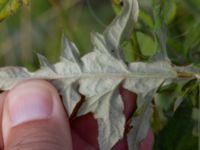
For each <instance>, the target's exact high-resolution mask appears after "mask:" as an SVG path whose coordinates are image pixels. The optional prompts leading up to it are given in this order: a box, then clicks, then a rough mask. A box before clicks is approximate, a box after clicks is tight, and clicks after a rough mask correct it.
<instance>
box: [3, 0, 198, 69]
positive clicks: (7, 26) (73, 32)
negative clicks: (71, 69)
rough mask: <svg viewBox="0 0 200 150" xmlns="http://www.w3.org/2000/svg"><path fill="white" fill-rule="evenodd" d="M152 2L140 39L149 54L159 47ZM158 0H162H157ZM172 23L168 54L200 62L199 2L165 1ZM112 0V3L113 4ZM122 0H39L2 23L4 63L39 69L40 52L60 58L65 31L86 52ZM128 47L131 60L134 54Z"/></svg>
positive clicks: (147, 0) (145, 4) (146, 5)
mask: <svg viewBox="0 0 200 150" xmlns="http://www.w3.org/2000/svg"><path fill="white" fill-rule="evenodd" d="M152 1H156V0H140V1H139V3H140V7H141V12H140V19H139V22H138V25H137V27H136V28H135V30H136V31H138V32H137V40H138V43H139V46H140V49H141V51H142V53H143V54H144V55H147V56H150V55H152V54H153V53H154V52H155V42H154V41H153V39H152V37H151V33H152V31H153V22H154V20H153V7H152ZM157 1H159V0H157ZM164 2H165V3H166V4H165V7H164V8H163V9H165V10H164V11H165V20H166V22H167V24H168V26H167V28H168V54H169V56H170V58H171V59H172V61H173V62H174V63H176V64H180V65H186V64H190V63H195V64H198V63H199V61H200V48H199V47H200V1H199V0H164ZM112 4H113V5H112ZM116 5H119V7H120V0H34V1H31V3H30V5H29V6H28V7H26V6H25V7H22V8H21V9H19V10H18V11H17V13H15V14H14V15H12V16H11V17H9V18H8V19H6V20H5V21H3V22H2V23H0V65H1V66H8V65H9V66H10V65H20V66H26V67H28V68H29V69H36V68H38V61H37V58H36V53H41V54H43V55H45V56H46V57H47V58H48V59H49V60H50V61H51V62H55V61H57V60H58V57H59V55H60V41H61V35H62V33H65V35H66V36H67V37H69V38H70V39H71V40H72V41H74V42H75V43H76V45H77V46H78V48H79V49H80V52H81V54H85V53H87V52H88V51H90V50H92V46H91V42H90V32H91V31H98V32H102V31H103V30H104V29H105V27H106V25H108V24H109V23H110V22H111V21H112V19H113V18H114V17H115V12H116V11H115V12H114V11H113V7H112V6H114V8H115V10H117V9H116V8H118V6H117V7H116ZM131 52H132V50H130V48H128V51H127V52H126V53H127V55H128V57H129V58H128V59H129V60H133V59H134V58H133V57H134V56H132V54H130V53H131Z"/></svg>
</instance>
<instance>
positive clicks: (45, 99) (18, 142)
mask: <svg viewBox="0 0 200 150" xmlns="http://www.w3.org/2000/svg"><path fill="white" fill-rule="evenodd" d="M2 129H3V140H4V149H5V150H18V149H20V150H35V149H38V150H39V149H41V150H55V149H59V150H66V149H67V150H72V142H71V134H70V128H69V122H68V117H67V115H66V113H65V111H64V108H63V105H62V103H61V100H60V98H59V95H58V93H57V91H56V89H55V88H54V87H53V86H52V85H51V84H50V83H48V82H47V81H42V80H28V81H26V82H22V83H20V84H18V85H17V86H15V87H14V88H13V89H12V90H11V91H10V92H9V93H8V95H7V97H6V99H5V104H4V110H3V124H2Z"/></svg>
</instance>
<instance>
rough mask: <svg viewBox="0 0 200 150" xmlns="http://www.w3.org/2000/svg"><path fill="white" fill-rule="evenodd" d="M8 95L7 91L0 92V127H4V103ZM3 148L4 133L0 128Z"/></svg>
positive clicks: (0, 144) (0, 140)
mask: <svg viewBox="0 0 200 150" xmlns="http://www.w3.org/2000/svg"><path fill="white" fill-rule="evenodd" d="M6 95H7V92H4V93H1V94H0V129H2V114H3V104H4V100H5V97H6ZM2 149H3V135H2V130H0V150H2Z"/></svg>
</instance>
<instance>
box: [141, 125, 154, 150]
mask: <svg viewBox="0 0 200 150" xmlns="http://www.w3.org/2000/svg"><path fill="white" fill-rule="evenodd" d="M153 144H154V134H153V132H152V130H151V129H149V131H148V133H147V136H146V138H145V139H144V140H143V141H142V142H141V144H140V148H139V149H140V150H152V148H153Z"/></svg>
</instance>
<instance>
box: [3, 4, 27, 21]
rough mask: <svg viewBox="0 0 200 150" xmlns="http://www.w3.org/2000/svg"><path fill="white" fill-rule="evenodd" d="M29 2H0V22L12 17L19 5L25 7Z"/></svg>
mask: <svg viewBox="0 0 200 150" xmlns="http://www.w3.org/2000/svg"><path fill="white" fill-rule="evenodd" d="M28 3H29V0H0V22H1V21H3V20H4V19H6V18H7V17H8V16H10V15H12V14H13V13H14V12H15V11H17V9H18V8H19V7H20V6H21V5H27V4H28Z"/></svg>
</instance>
